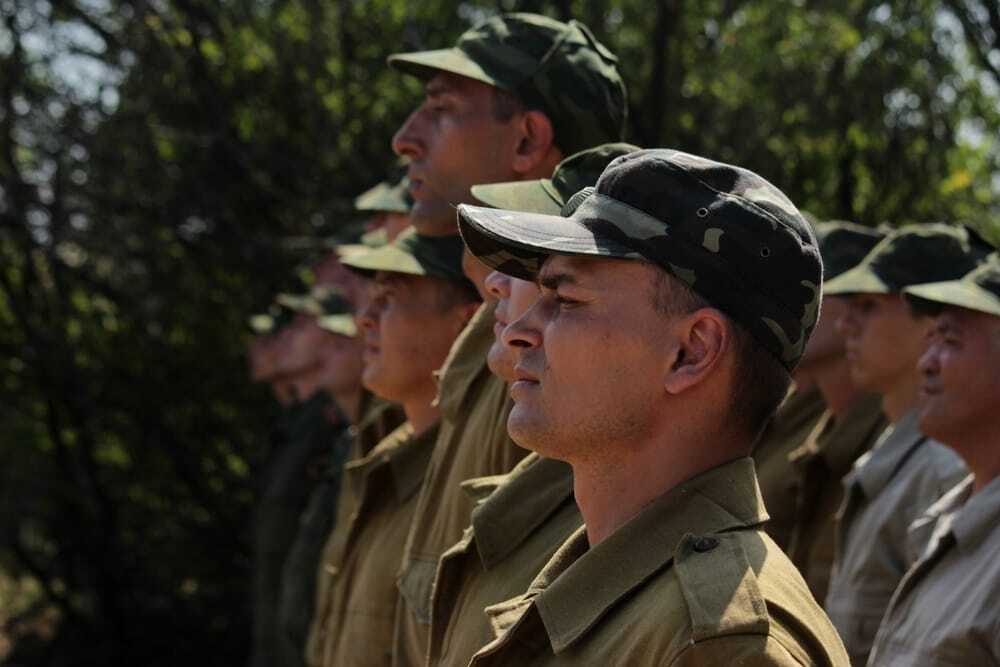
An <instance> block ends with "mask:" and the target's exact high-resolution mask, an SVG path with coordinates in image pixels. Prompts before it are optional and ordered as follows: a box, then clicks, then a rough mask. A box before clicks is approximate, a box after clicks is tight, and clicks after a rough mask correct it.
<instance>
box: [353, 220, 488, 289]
mask: <svg viewBox="0 0 1000 667" xmlns="http://www.w3.org/2000/svg"><path fill="white" fill-rule="evenodd" d="M464 248H465V245H464V244H463V243H462V237H460V236H459V235H458V234H452V235H449V236H425V235H423V234H418V233H417V231H416V230H415V229H414V228H413V227H407V228H406V230H404V231H403V233H402V234H400V235H399V236H398V237H396V240H395V241H393V242H392V243H387V244H386V245H384V246H382V247H380V248H372V249H370V250H368V251H366V252H358V253H355V254H352V255H350V256H349V257H344V258H343V259H341V262H342V263H343V264H344V266H346V267H348V268H350V269H354V270H355V271H358V272H360V273H363V274H366V275H368V274H371V273H373V272H375V271H389V272H392V273H405V274H407V275H411V276H432V277H435V278H442V279H444V280H450V281H452V282H457V283H463V284H464V283H468V284H469V285H470V286H471V283H469V280H468V278H466V277H465V274H464V273H462V252H463V250H464Z"/></svg>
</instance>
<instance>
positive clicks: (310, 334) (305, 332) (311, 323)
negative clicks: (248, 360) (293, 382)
mask: <svg viewBox="0 0 1000 667" xmlns="http://www.w3.org/2000/svg"><path fill="white" fill-rule="evenodd" d="M277 335H278V340H277V356H278V359H277V368H276V374H277V375H291V374H295V373H301V372H304V371H306V370H311V369H314V368H315V367H316V366H317V365H318V364H319V363H320V357H319V350H320V347H321V346H322V344H323V339H324V338H325V337H326V332H325V331H323V330H322V329H320V328H319V326H318V325H317V324H316V318H315V317H313V316H312V315H307V314H305V313H299V314H298V315H296V316H295V319H293V320H292V322H291V324H289V325H288V326H286V327H285V328H284V329H282V330H281V331H280V332H278V334H277Z"/></svg>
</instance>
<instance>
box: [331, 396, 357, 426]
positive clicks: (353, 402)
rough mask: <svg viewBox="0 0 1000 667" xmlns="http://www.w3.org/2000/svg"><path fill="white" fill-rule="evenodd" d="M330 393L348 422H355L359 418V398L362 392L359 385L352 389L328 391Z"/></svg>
mask: <svg viewBox="0 0 1000 667" xmlns="http://www.w3.org/2000/svg"><path fill="white" fill-rule="evenodd" d="M330 394H331V395H332V396H333V400H334V402H335V403H336V404H337V408H339V409H340V412H341V414H343V415H344V417H345V418H346V419H347V421H348V423H350V424H357V423H358V422H359V421H360V420H361V399H362V396H363V395H364V393H363V391H362V390H361V388H360V387H358V388H357V389H355V390H354V391H342V392H337V393H334V392H330Z"/></svg>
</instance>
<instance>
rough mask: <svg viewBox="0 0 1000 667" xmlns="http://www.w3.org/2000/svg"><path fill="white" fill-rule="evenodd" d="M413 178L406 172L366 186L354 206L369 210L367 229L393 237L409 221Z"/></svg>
mask: <svg viewBox="0 0 1000 667" xmlns="http://www.w3.org/2000/svg"><path fill="white" fill-rule="evenodd" d="M409 189H410V181H409V179H408V178H406V176H405V174H403V175H400V176H398V177H396V178H389V179H386V180H384V181H382V182H381V183H379V184H377V185H375V186H374V187H372V188H369V189H368V190H365V191H364V192H362V193H361V194H360V195H358V196H357V197H356V198H355V199H354V210H355V211H360V212H362V213H369V214H371V217H370V218H369V219H368V220H367V221H366V222H365V231H366V232H368V233H371V232H375V231H381V233H382V235H384V237H385V240H386V241H392V240H394V239H395V238H396V237H397V236H399V235H400V233H402V231H403V230H404V229H406V228H407V227H408V226H409V225H410V215H409V214H410V206H411V205H412V204H413V200H412V199H411V198H410V192H409Z"/></svg>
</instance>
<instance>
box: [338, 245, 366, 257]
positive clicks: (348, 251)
mask: <svg viewBox="0 0 1000 667" xmlns="http://www.w3.org/2000/svg"><path fill="white" fill-rule="evenodd" d="M333 249H334V251H335V252H336V253H337V257H340V258H341V259H345V258H347V257H352V256H354V255H357V254H358V253H362V252H368V251H369V250H371V249H372V247H371V246H370V245H364V244H363V243H341V244H339V245H336V246H334V247H333Z"/></svg>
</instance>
